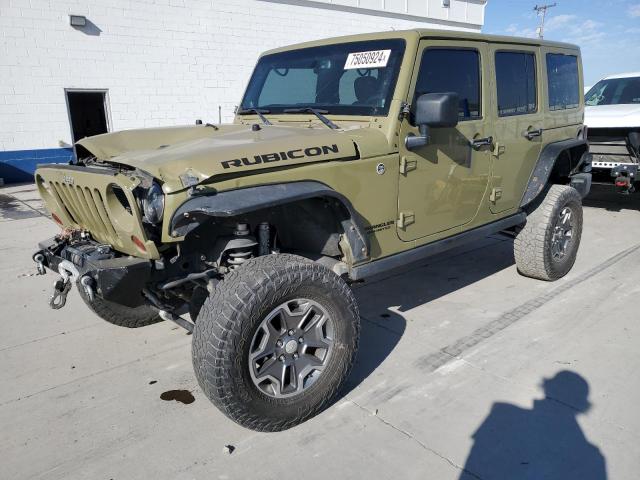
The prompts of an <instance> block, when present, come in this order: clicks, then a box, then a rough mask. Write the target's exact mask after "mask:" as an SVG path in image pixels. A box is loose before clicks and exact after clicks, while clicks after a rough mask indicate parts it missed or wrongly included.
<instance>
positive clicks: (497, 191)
mask: <svg viewBox="0 0 640 480" xmlns="http://www.w3.org/2000/svg"><path fill="white" fill-rule="evenodd" d="M501 198H502V188H494V189H493V190H491V195H490V196H489V200H490V201H491V203H493V204H495V203H497V202H498V200H500V199H501Z"/></svg>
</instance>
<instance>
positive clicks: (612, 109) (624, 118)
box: [584, 104, 640, 128]
mask: <svg viewBox="0 0 640 480" xmlns="http://www.w3.org/2000/svg"><path fill="white" fill-rule="evenodd" d="M584 123H585V125H587V126H588V127H589V128H630V127H640V105H637V104H636V105H633V104H631V105H597V106H592V107H589V106H588V107H586V108H585V111H584Z"/></svg>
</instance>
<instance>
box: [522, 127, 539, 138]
mask: <svg viewBox="0 0 640 480" xmlns="http://www.w3.org/2000/svg"><path fill="white" fill-rule="evenodd" d="M524 136H525V138H526V139H527V140H533V139H534V138H537V137H541V136H542V129H541V128H538V129H537V130H527V131H526V132H524Z"/></svg>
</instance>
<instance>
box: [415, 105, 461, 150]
mask: <svg viewBox="0 0 640 480" xmlns="http://www.w3.org/2000/svg"><path fill="white" fill-rule="evenodd" d="M459 104H460V97H459V96H458V94H457V93H454V92H447V93H425V94H424V95H420V96H419V97H418V100H417V101H416V105H415V109H414V112H415V114H414V117H415V123H416V125H417V126H418V130H419V132H420V135H411V134H410V135H407V138H406V139H405V146H406V147H407V150H413V149H415V148H418V147H424V146H425V145H427V144H428V143H429V129H430V128H451V127H455V126H456V125H458V108H459V107H458V106H459Z"/></svg>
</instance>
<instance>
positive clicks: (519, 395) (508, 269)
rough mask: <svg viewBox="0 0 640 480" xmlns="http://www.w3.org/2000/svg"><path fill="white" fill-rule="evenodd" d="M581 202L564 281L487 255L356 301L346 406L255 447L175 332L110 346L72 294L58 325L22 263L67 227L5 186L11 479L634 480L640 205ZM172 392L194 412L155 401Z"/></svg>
mask: <svg viewBox="0 0 640 480" xmlns="http://www.w3.org/2000/svg"><path fill="white" fill-rule="evenodd" d="M585 204H586V206H585V228H584V234H583V241H582V245H581V250H580V253H579V256H578V261H577V263H576V266H575V268H574V270H573V271H572V272H571V273H570V274H569V275H568V276H567V277H566V278H564V279H562V280H560V281H558V282H555V283H544V282H539V281H535V280H531V279H527V278H524V277H521V276H519V275H518V274H517V271H516V268H515V266H514V264H513V254H512V242H511V241H509V240H506V239H504V238H501V237H492V238H488V239H486V240H484V241H482V242H478V243H477V244H473V245H469V246H467V247H466V248H464V249H459V250H456V251H453V252H449V253H447V254H445V255H442V256H439V257H436V258H433V259H431V261H430V262H429V263H428V264H425V265H421V266H416V267H414V268H412V269H407V270H404V271H401V272H396V273H393V274H391V275H388V276H386V277H384V278H377V279H373V280H372V281H370V282H367V283H365V284H363V285H359V286H358V287H357V288H356V295H357V297H358V300H359V303H360V308H361V314H362V319H363V331H362V339H361V350H360V354H359V357H358V362H357V365H356V367H355V369H354V372H353V374H352V375H351V377H350V379H349V381H348V384H347V387H346V388H345V391H344V392H343V396H342V397H341V398H340V399H339V400H338V401H337V402H336V403H335V404H334V405H333V406H332V407H330V408H329V409H328V410H326V411H325V412H324V413H322V414H321V415H319V416H318V417H316V418H314V419H312V420H310V421H309V422H306V423H305V424H303V425H300V426H298V427H296V428H293V429H291V430H289V431H286V432H282V433H276V434H263V433H255V432H252V431H249V430H245V429H243V428H241V427H239V426H237V425H235V424H234V423H232V422H231V421H230V420H228V419H226V417H224V416H223V415H222V414H220V413H219V412H218V411H217V410H216V409H215V408H214V407H213V406H212V405H211V404H210V403H209V402H208V400H207V399H206V398H205V397H204V395H203V394H202V393H201V392H200V390H199V388H198V386H197V383H196V381H195V378H194V376H193V373H192V370H191V358H190V339H191V337H190V336H187V335H185V334H184V332H183V331H182V330H180V329H178V328H177V327H175V326H174V325H172V324H168V323H166V322H164V323H160V324H157V325H153V326H150V327H146V328H142V329H137V330H128V329H122V328H118V327H115V326H112V325H109V324H107V323H105V322H103V321H102V320H100V319H98V318H97V317H95V316H94V315H93V314H92V313H91V312H90V311H89V310H87V309H86V307H85V306H84V304H82V301H81V300H80V298H79V297H78V295H77V294H75V292H74V294H72V295H70V297H69V302H68V305H67V306H66V307H65V308H64V309H63V310H59V311H52V310H50V309H49V308H48V306H47V300H48V296H49V293H50V289H51V285H52V282H53V279H54V277H53V275H51V274H48V275H47V276H44V277H42V276H34V275H33V274H34V272H35V268H34V266H33V263H32V262H31V259H30V256H31V253H32V252H33V250H34V247H35V244H36V242H37V241H38V240H40V239H42V238H45V237H47V236H51V235H53V234H54V233H55V232H56V231H57V227H56V226H55V225H54V224H53V223H52V222H51V221H50V220H48V219H47V218H46V217H44V216H43V215H42V213H43V212H42V206H41V203H40V202H39V200H38V199H37V194H36V193H35V192H34V189H33V187H31V186H17V187H5V188H2V189H0V273H1V275H0V312H1V315H0V317H1V318H2V322H1V323H0V384H1V385H2V386H3V388H2V389H0V426H1V427H2V428H1V430H0V465H2V474H1V475H2V477H3V478H12V479H32V478H33V479H36V478H46V479H63V478H64V479H103V478H104V479H149V478H157V479H165V478H167V479H193V478H197V479H200V478H221V479H226V478H229V479H232V478H233V479H235V478H237V479H245V478H249V477H250V476H253V477H255V478H268V479H270V478H279V479H283V478H298V477H300V476H304V477H306V478H310V479H315V478H318V479H319V478H323V479H325V478H327V477H329V478H340V479H351V478H353V479H356V478H365V477H366V478H376V479H377V478H380V479H386V478H403V479H404V478H408V479H411V478H420V479H438V480H440V479H458V478H464V479H467V478H469V479H471V478H481V479H484V480H487V479H491V478H536V479H539V478H563V479H574V478H575V479H578V478H580V479H588V478H594V479H595V478H597V479H601V478H609V479H632V478H636V477H637V473H636V472H637V470H638V468H639V467H640V446H639V445H640V434H639V433H638V432H639V430H640V413H638V411H637V408H636V405H637V404H638V403H639V401H640V377H639V376H638V375H637V373H636V372H638V371H639V369H640V355H639V354H638V346H639V345H640V342H639V340H638V339H639V338H640V314H639V313H638V307H637V298H638V296H639V295H640V235H638V234H639V233H640V196H636V197H617V196H615V195H612V194H609V193H608V192H607V190H606V189H596V191H595V192H594V195H592V197H591V198H589V199H587V200H586V202H585ZM171 390H188V391H190V392H191V393H192V395H193V396H194V398H195V401H194V402H193V403H189V404H183V403H180V402H177V401H166V400H163V399H161V398H160V396H161V394H162V393H163V392H167V391H171ZM545 392H546V397H545ZM226 445H232V446H233V447H234V450H233V452H232V453H231V454H229V453H227V450H226V449H225V446H226ZM603 475H605V476H603Z"/></svg>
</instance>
